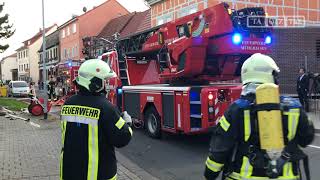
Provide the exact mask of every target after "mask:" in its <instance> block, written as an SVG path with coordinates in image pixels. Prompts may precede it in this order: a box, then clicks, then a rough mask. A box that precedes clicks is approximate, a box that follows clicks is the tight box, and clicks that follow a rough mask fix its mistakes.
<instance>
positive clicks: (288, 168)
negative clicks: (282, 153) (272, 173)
mask: <svg viewBox="0 0 320 180" xmlns="http://www.w3.org/2000/svg"><path fill="white" fill-rule="evenodd" d="M282 171H283V174H282V175H283V176H284V177H294V174H293V171H292V163H291V162H287V163H286V164H285V165H284V166H283V170H282Z"/></svg>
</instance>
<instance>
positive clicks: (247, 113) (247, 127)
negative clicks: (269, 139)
mask: <svg viewBox="0 0 320 180" xmlns="http://www.w3.org/2000/svg"><path fill="white" fill-rule="evenodd" d="M250 135H251V123H250V111H249V110H245V111H244V140H245V141H246V142H247V141H248V139H249V137H250Z"/></svg>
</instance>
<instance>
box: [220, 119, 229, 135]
mask: <svg viewBox="0 0 320 180" xmlns="http://www.w3.org/2000/svg"><path fill="white" fill-rule="evenodd" d="M219 123H220V126H221V127H222V129H223V130H224V131H226V132H227V131H228V129H229V127H230V123H229V122H228V121H227V119H226V118H225V117H224V116H222V117H221V119H220V121H219Z"/></svg>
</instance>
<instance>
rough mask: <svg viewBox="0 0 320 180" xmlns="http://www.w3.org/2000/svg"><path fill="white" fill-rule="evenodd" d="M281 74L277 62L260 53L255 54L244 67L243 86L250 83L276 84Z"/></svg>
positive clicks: (242, 69) (242, 73)
mask: <svg viewBox="0 0 320 180" xmlns="http://www.w3.org/2000/svg"><path fill="white" fill-rule="evenodd" d="M279 72H280V69H279V67H278V65H277V64H276V63H275V61H274V60H273V59H272V58H271V57H269V56H267V55H263V54H260V53H256V54H253V55H252V56H251V57H249V58H248V59H247V60H246V61H245V62H244V63H243V65H242V68H241V80H242V84H248V83H275V84H277V82H276V76H277V74H278V73H279Z"/></svg>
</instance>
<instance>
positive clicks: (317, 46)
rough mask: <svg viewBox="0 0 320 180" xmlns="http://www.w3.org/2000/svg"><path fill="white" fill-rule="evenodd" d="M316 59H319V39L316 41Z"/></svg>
mask: <svg viewBox="0 0 320 180" xmlns="http://www.w3.org/2000/svg"><path fill="white" fill-rule="evenodd" d="M316 49H317V50H316V51H317V60H319V61H320V39H318V40H317V41H316Z"/></svg>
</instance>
